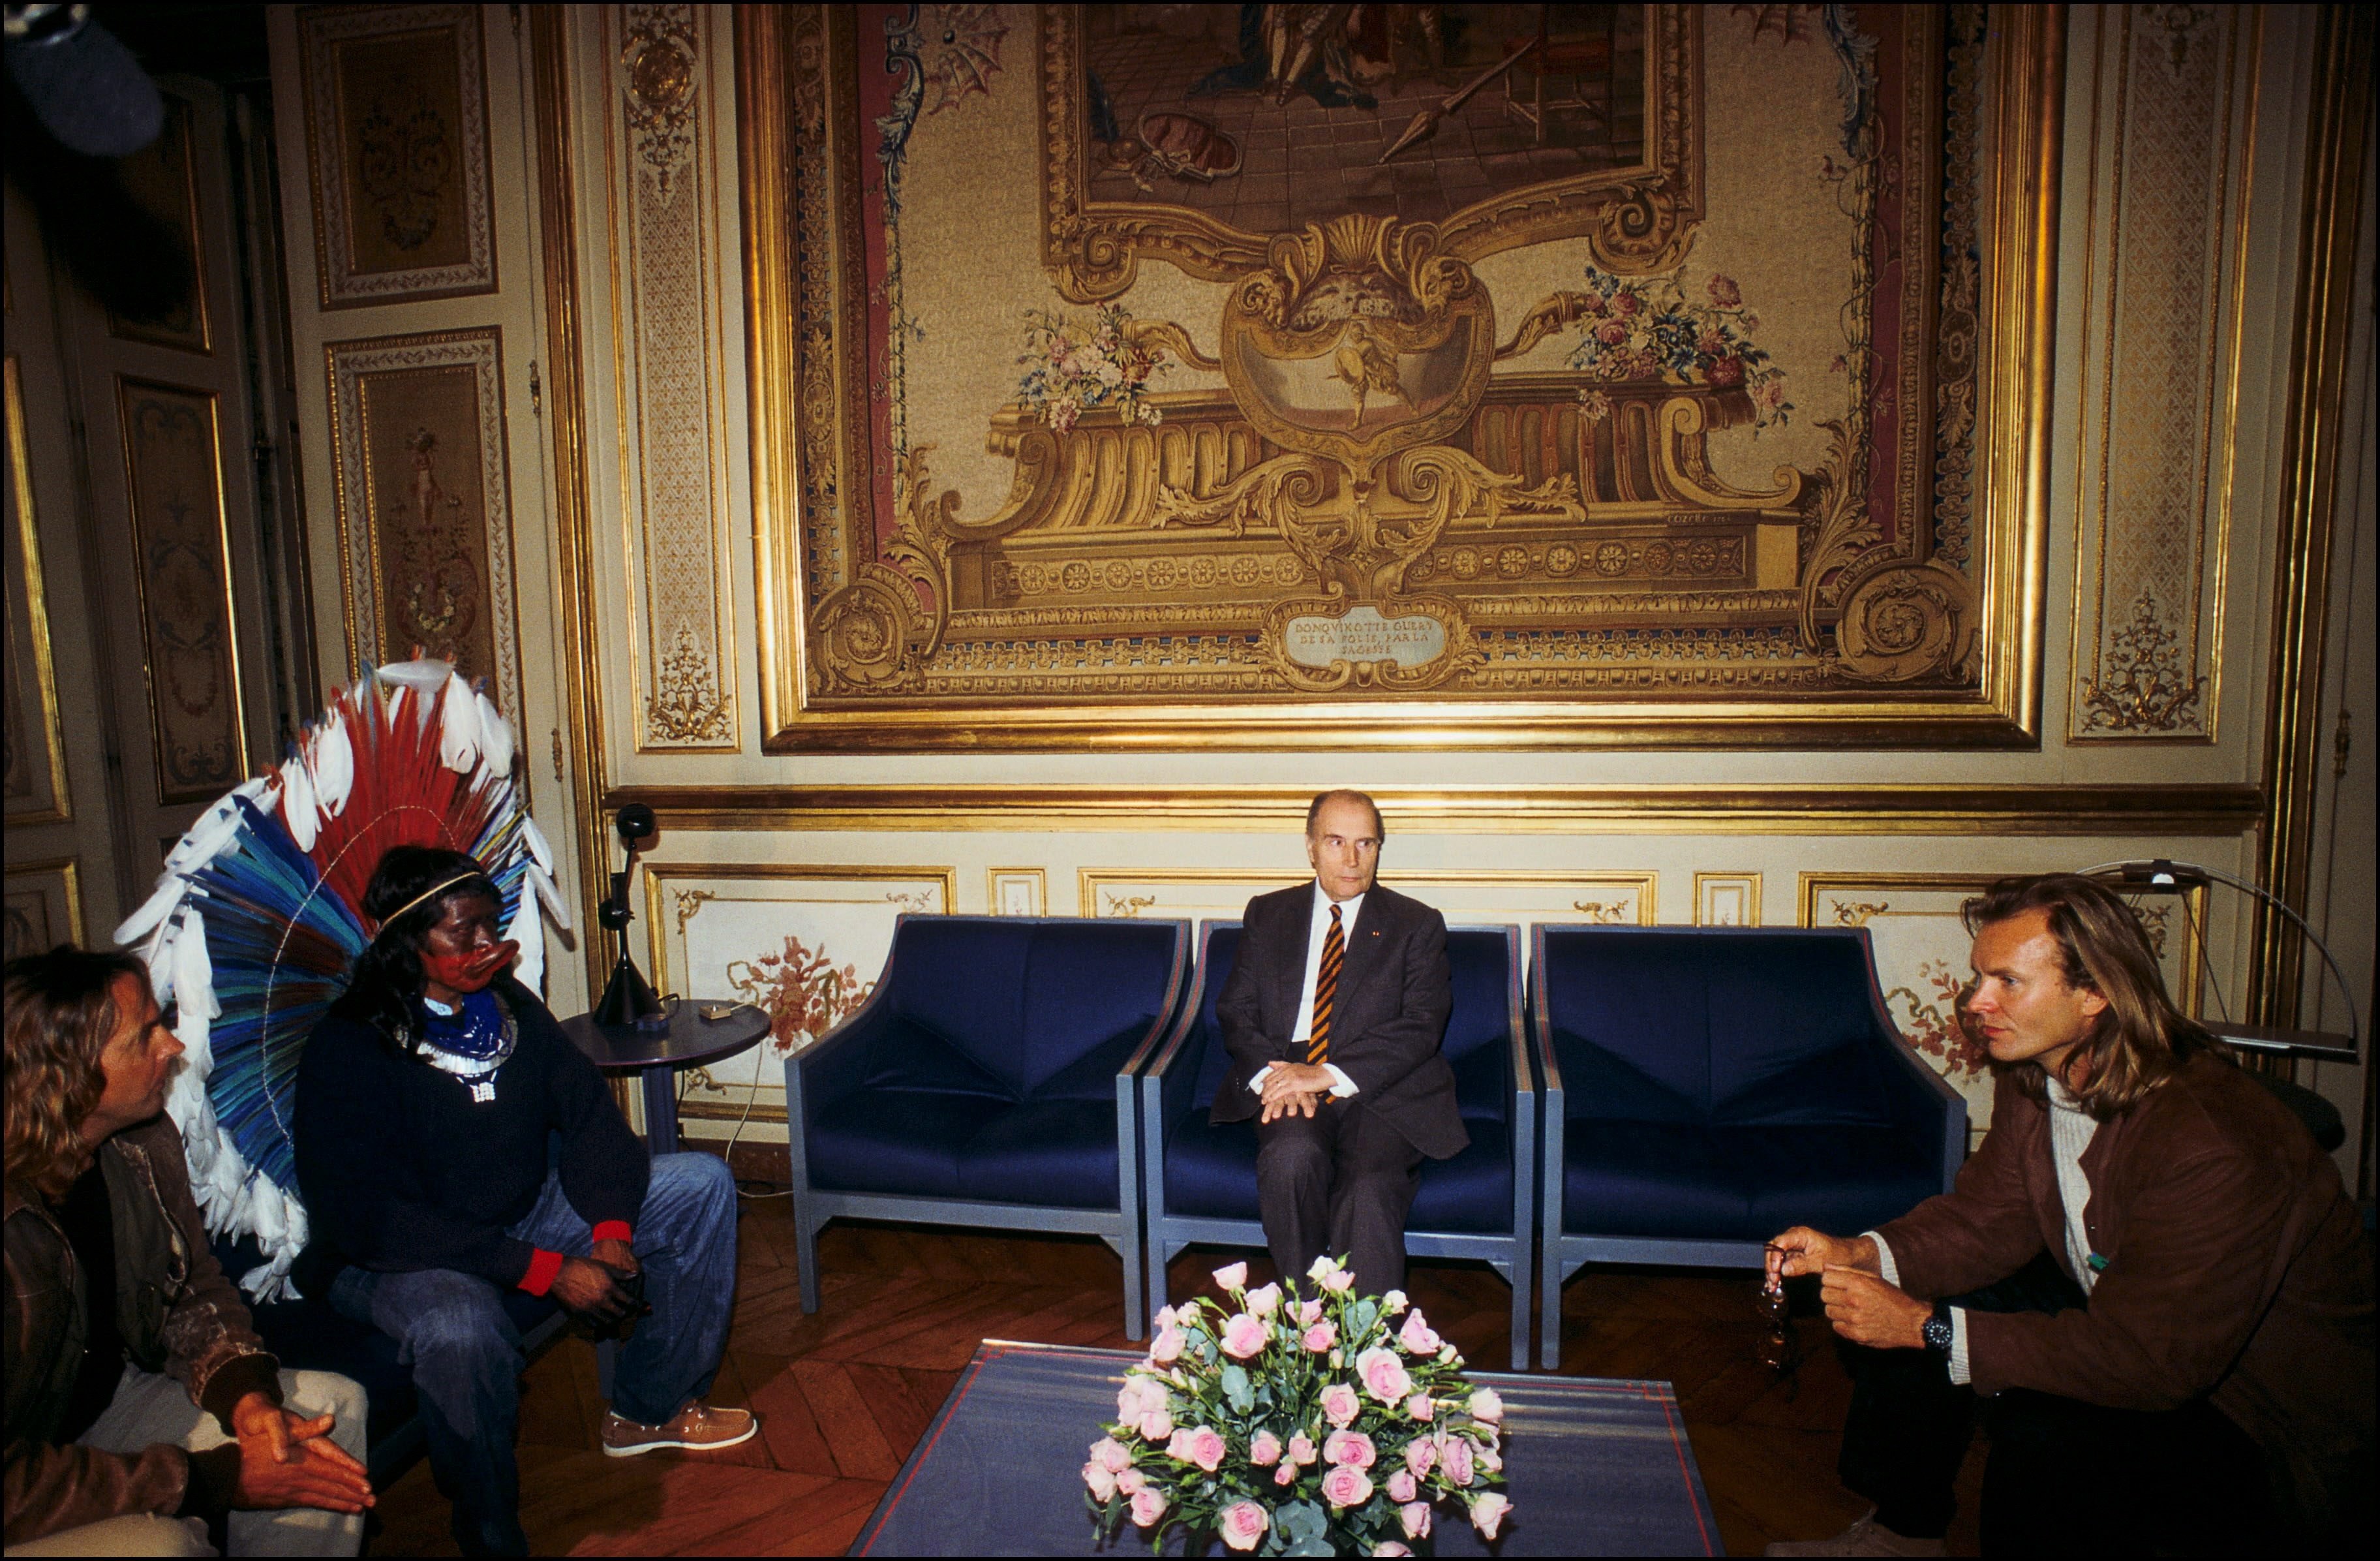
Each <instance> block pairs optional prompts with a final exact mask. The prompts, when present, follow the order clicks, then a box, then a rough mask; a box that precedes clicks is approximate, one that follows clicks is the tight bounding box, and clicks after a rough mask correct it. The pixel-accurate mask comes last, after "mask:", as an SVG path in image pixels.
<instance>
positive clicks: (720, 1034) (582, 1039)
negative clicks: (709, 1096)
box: [562, 997, 769, 1154]
mask: <svg viewBox="0 0 2380 1561" xmlns="http://www.w3.org/2000/svg"><path fill="white" fill-rule="evenodd" d="M704 1006H705V1005H704V1004H702V1003H699V1002H697V1001H696V1000H695V999H693V998H690V997H689V998H686V999H685V1000H684V1001H682V1002H680V1003H679V1004H678V1006H677V1011H676V1012H675V1013H674V1014H672V1015H671V1016H670V1025H669V1028H668V1029H667V1030H658V1031H645V1030H638V1029H637V1027H636V1026H635V1025H632V1024H597V1023H596V1022H595V1016H594V1015H592V1014H580V1015H579V1016H578V1017H577V1018H568V1019H565V1020H563V1021H562V1032H563V1033H564V1034H565V1035H567V1036H569V1037H570V1039H571V1041H572V1043H574V1044H576V1045H577V1048H578V1049H579V1050H580V1051H582V1052H584V1053H586V1054H587V1056H588V1059H589V1061H591V1062H593V1063H594V1065H595V1066H596V1067H600V1068H601V1069H602V1070H603V1071H604V1072H606V1073H636V1074H639V1075H641V1076H642V1078H643V1082H644V1087H645V1138H646V1140H647V1142H648V1143H649V1144H650V1146H651V1150H652V1152H653V1153H655V1154H674V1153H675V1152H677V1070H678V1069H679V1068H682V1067H705V1066H707V1065H709V1064H710V1063H715V1062H719V1061H722V1060H723V1059H725V1058H728V1057H732V1056H734V1055H735V1054H736V1053H738V1052H741V1051H744V1050H745V1049H747V1047H750V1046H753V1045H755V1044H757V1043H759V1040H760V1038H761V1037H762V1036H764V1035H766V1034H768V1033H769V1016H768V1015H766V1014H764V1013H762V1012H761V1011H760V1010H759V1009H758V1008H756V1007H754V1006H752V1005H750V1004H749V1003H738V1004H736V1005H735V1007H733V1008H731V1009H729V1010H728V1011H727V1013H726V1015H725V1016H724V1017H723V1018H715V1019H707V1018H703V1017H702V1009H703V1007H704ZM710 1006H717V1005H716V1004H715V1003H713V1004H711V1005H710Z"/></svg>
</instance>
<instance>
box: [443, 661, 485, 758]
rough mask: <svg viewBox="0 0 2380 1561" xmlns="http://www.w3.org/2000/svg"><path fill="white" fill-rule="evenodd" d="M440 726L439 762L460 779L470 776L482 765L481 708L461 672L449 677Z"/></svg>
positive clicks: (448, 675) (451, 673)
mask: <svg viewBox="0 0 2380 1561" xmlns="http://www.w3.org/2000/svg"><path fill="white" fill-rule="evenodd" d="M439 723H440V725H439V734H438V758H439V762H441V763H443V764H444V765H445V766H446V767H447V768H448V769H450V770H452V771H454V772H455V774H458V775H468V774H470V773H471V772H472V771H473V770H474V769H476V768H478V767H479V763H480V704H479V700H478V697H477V696H476V695H474V694H473V693H472V692H471V686H470V685H469V684H468V683H466V682H464V681H463V675H462V674H461V673H459V672H450V673H448V674H447V675H446V698H445V699H444V701H442V703H441V705H440V707H439Z"/></svg>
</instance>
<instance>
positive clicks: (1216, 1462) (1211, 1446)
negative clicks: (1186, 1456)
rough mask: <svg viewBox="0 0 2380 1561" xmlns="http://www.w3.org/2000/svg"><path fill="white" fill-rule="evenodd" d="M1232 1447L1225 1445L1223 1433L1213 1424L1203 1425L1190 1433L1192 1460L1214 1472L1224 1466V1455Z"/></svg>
mask: <svg viewBox="0 0 2380 1561" xmlns="http://www.w3.org/2000/svg"><path fill="white" fill-rule="evenodd" d="M1230 1450H1231V1449H1230V1448H1229V1447H1227V1446H1226V1445H1224V1442H1223V1433H1221V1432H1220V1431H1217V1430H1216V1429H1215V1428H1214V1427H1213V1426H1211V1425H1202V1426H1199V1427H1198V1428H1197V1429H1196V1430H1195V1431H1193V1432H1191V1433H1190V1461H1191V1462H1192V1463H1195V1464H1196V1465H1197V1466H1198V1467H1199V1468H1200V1469H1203V1470H1206V1471H1207V1472H1208V1473H1209V1474H1212V1473H1214V1472H1215V1470H1218V1469H1220V1468H1221V1467H1222V1463H1223V1455H1224V1454H1225V1453H1227V1452H1229V1451H1230Z"/></svg>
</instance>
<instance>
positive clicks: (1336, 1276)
mask: <svg viewBox="0 0 2380 1561" xmlns="http://www.w3.org/2000/svg"><path fill="white" fill-rule="evenodd" d="M1315 1283H1316V1284H1318V1285H1319V1286H1321V1287H1323V1288H1324V1289H1326V1290H1328V1291H1330V1293H1331V1294H1332V1295H1334V1296H1343V1295H1345V1294H1346V1293H1347V1292H1348V1291H1349V1290H1352V1289H1354V1287H1355V1276H1354V1274H1350V1273H1348V1272H1347V1271H1346V1270H1345V1269H1343V1268H1334V1269H1332V1270H1331V1271H1330V1273H1328V1274H1324V1275H1323V1276H1322V1277H1321V1278H1319V1279H1317V1280H1316V1281H1315Z"/></svg>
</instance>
